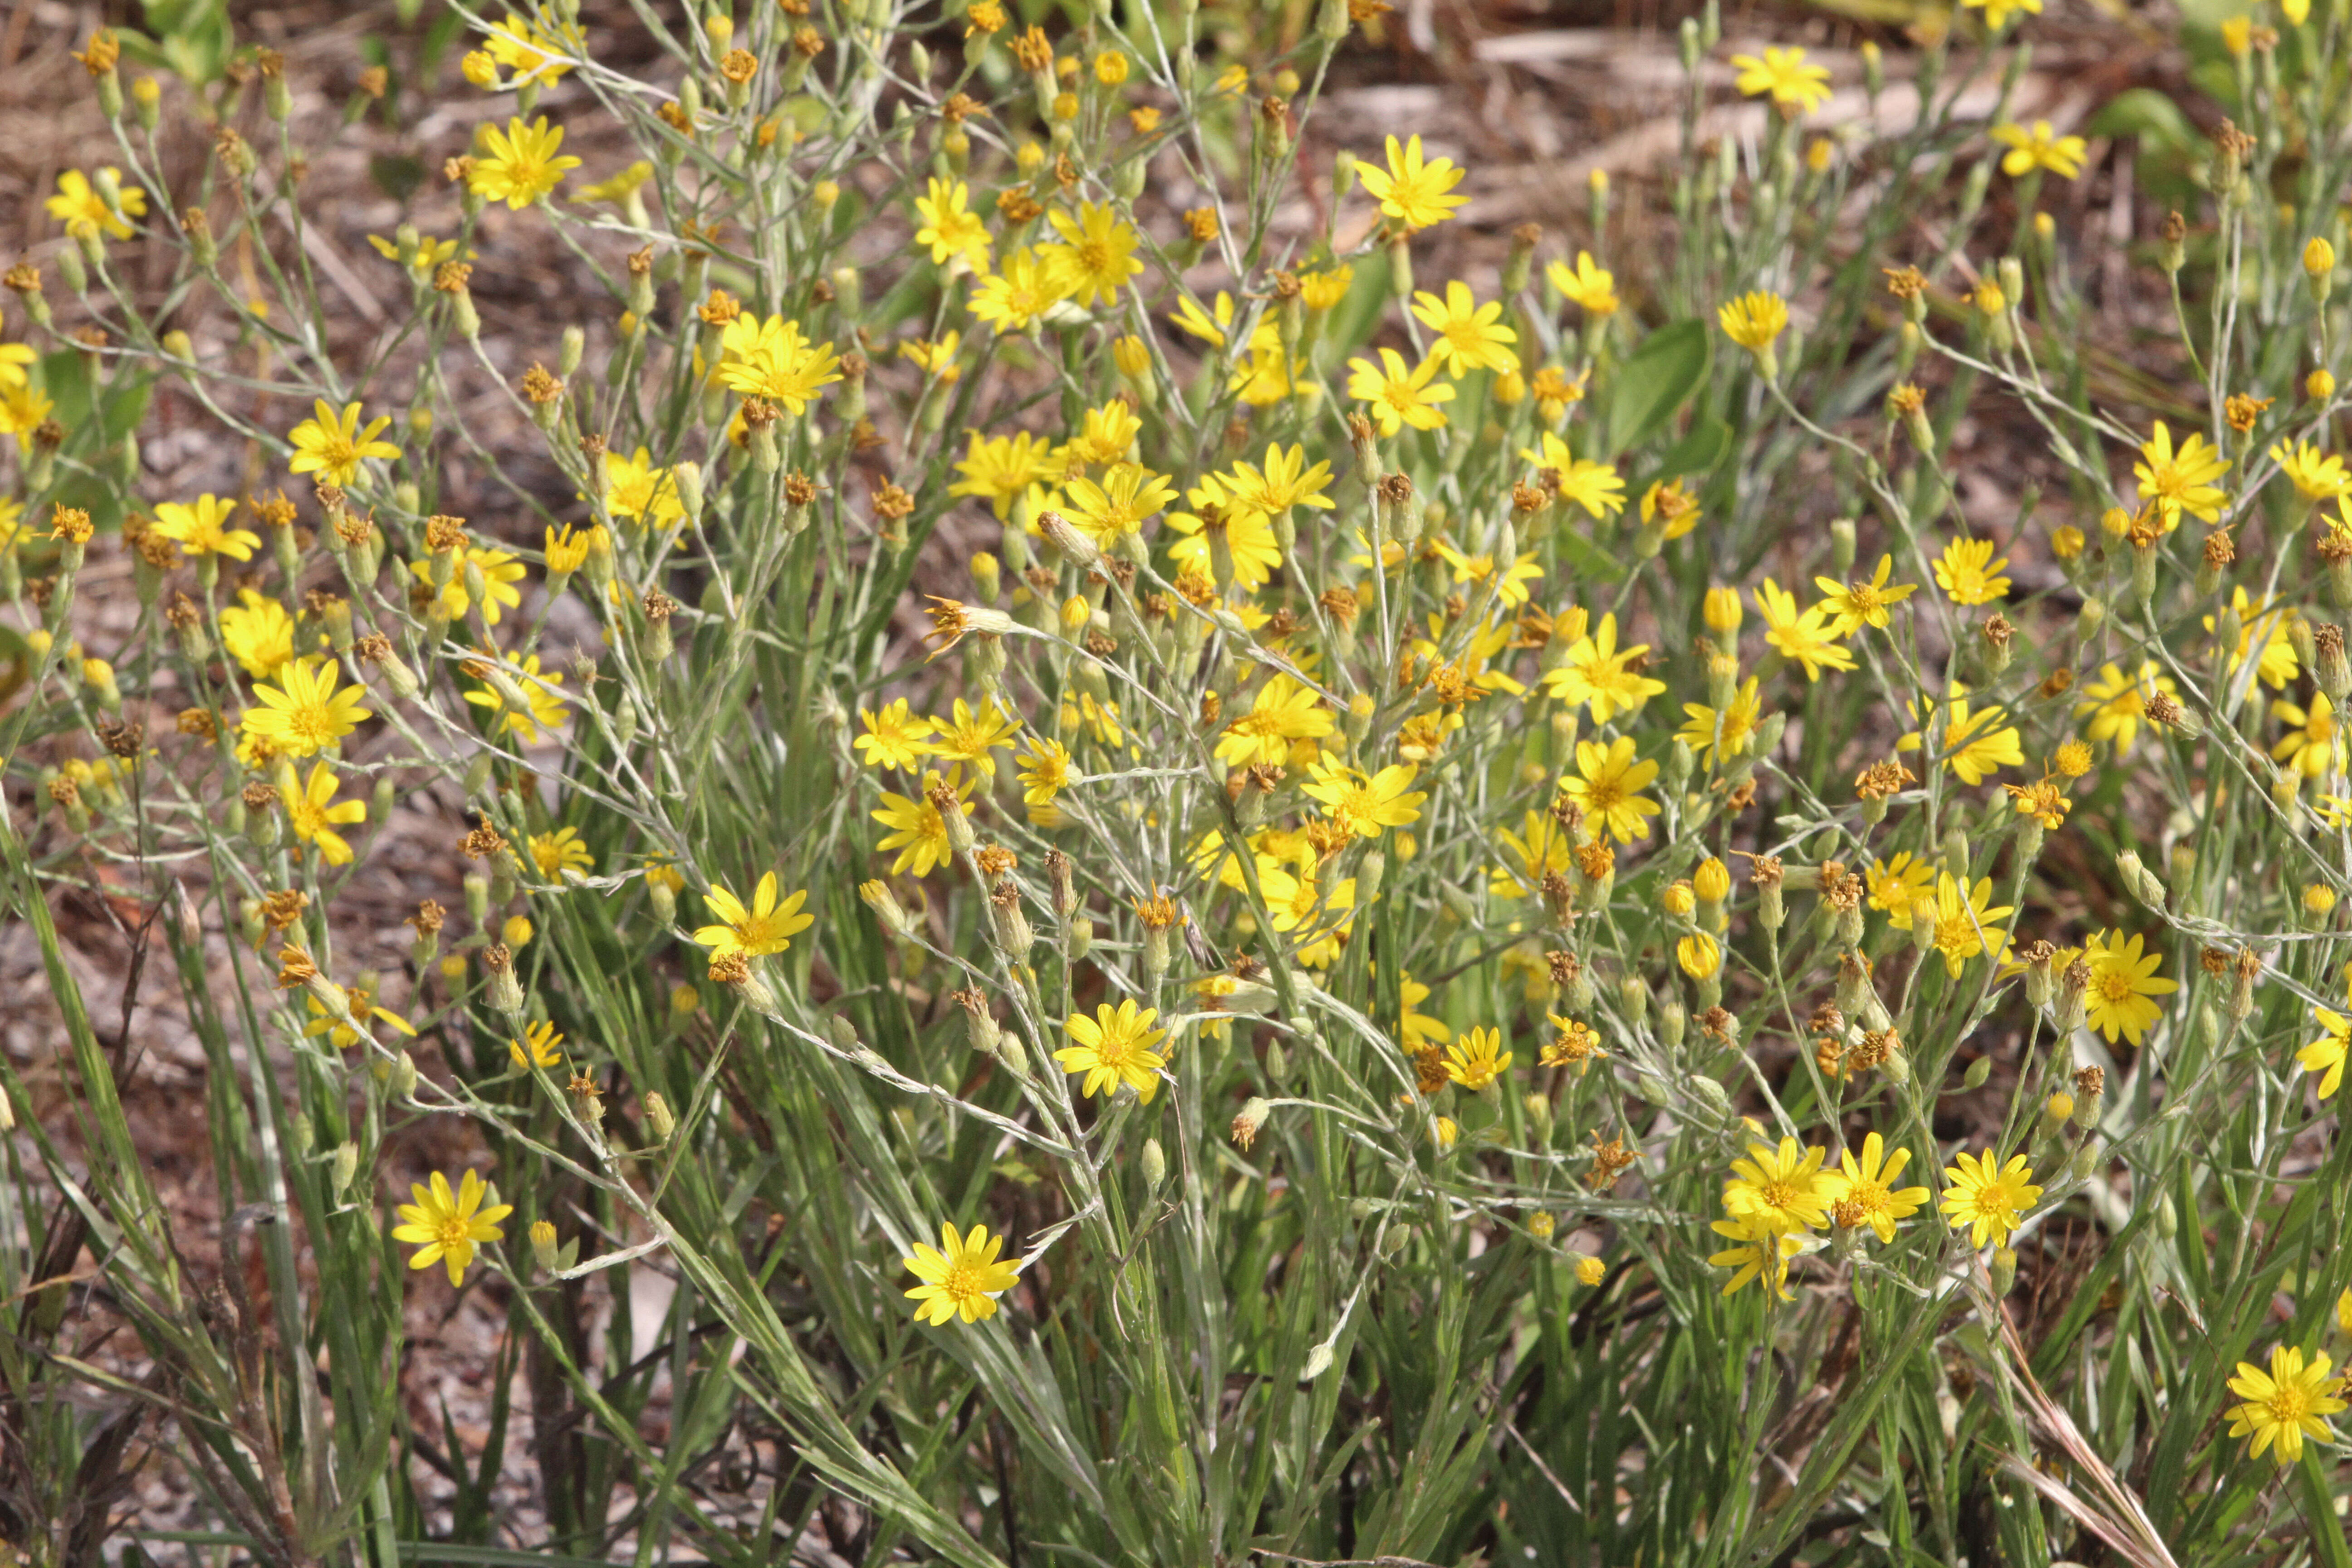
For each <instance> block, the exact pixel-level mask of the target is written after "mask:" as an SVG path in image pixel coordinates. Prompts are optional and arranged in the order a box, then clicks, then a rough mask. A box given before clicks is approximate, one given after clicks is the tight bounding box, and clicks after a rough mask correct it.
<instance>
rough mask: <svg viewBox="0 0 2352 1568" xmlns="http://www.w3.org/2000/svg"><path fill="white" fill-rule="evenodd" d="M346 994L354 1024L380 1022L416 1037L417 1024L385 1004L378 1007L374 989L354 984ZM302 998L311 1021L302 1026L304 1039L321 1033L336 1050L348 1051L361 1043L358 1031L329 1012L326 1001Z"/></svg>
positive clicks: (314, 997) (410, 1036)
mask: <svg viewBox="0 0 2352 1568" xmlns="http://www.w3.org/2000/svg"><path fill="white" fill-rule="evenodd" d="M346 995H347V996H348V998H349V1000H350V1003H351V1016H352V1021H353V1022H354V1023H359V1024H383V1025H386V1026H389V1027H391V1028H393V1029H394V1030H396V1031H398V1032H399V1033H401V1034H404V1035H406V1036H407V1037H409V1038H411V1039H415V1037H416V1026H415V1025H414V1024H412V1023H410V1022H409V1021H408V1020H407V1019H405V1018H404V1017H402V1016H400V1015H399V1014H397V1013H395V1012H393V1011H392V1010H391V1009H390V1008H388V1007H379V1006H377V1005H375V992H374V991H373V990H372V989H370V988H369V987H367V986H365V985H354V986H352V988H351V990H350V991H349V992H348V993H346ZM303 1000H304V1002H305V1003H307V1004H308V1005H309V1006H310V1022H309V1023H307V1024H305V1025H303V1026H302V1035H303V1037H304V1038H306V1039H317V1038H318V1037H320V1036H321V1035H324V1036H325V1037H327V1043H328V1044H329V1045H331V1046H332V1047H335V1049H337V1050H339V1051H347V1050H350V1049H351V1048H352V1047H353V1046H356V1045H358V1044H359V1043H360V1032H359V1030H358V1029H356V1028H353V1027H352V1025H351V1024H347V1023H345V1022H343V1020H342V1019H341V1018H338V1017H336V1016H334V1015H333V1014H331V1013H330V1012H328V1011H327V1007H326V1004H324V1003H323V1002H320V1000H319V999H318V997H316V996H306V997H304V998H303Z"/></svg>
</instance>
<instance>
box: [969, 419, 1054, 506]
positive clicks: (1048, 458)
mask: <svg viewBox="0 0 2352 1568" xmlns="http://www.w3.org/2000/svg"><path fill="white" fill-rule="evenodd" d="M964 438H965V441H966V443H967V444H966V447H965V449H964V455H963V458H962V460H961V461H960V462H958V463H957V464H956V472H958V473H960V474H961V475H962V476H963V478H962V479H959V480H957V481H956V482H955V483H954V484H951V485H950V486H949V487H948V494H950V495H951V496H980V497H983V498H985V499H986V500H987V501H988V504H989V508H990V510H992V511H994V512H995V514H996V518H997V521H1000V522H1002V521H1003V520H1004V517H1005V514H1006V513H1007V512H1008V511H1010V510H1012V507H1013V502H1014V501H1016V500H1020V499H1021V498H1022V497H1023V496H1024V495H1025V494H1027V493H1028V491H1029V488H1030V487H1031V486H1032V485H1038V484H1045V483H1050V482H1052V481H1054V480H1056V479H1060V478H1061V477H1062V470H1063V463H1062V459H1061V458H1059V457H1057V456H1055V452H1054V444H1053V443H1052V442H1050V441H1047V440H1045V439H1044V438H1043V437H1036V436H1032V435H1030V434H1029V433H1028V432H1027V431H1025V430H1024V431H1020V432H1017V433H1015V434H1013V435H1011V436H983V435H982V434H981V433H980V432H979V431H977V430H967V431H965V432H964Z"/></svg>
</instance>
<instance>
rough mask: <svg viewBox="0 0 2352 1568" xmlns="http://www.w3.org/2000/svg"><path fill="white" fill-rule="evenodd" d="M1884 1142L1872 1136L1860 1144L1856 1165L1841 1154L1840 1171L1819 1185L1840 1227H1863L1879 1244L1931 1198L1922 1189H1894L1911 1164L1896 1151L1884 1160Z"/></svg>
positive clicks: (1848, 1151)
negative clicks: (1859, 1153) (1900, 1222)
mask: <svg viewBox="0 0 2352 1568" xmlns="http://www.w3.org/2000/svg"><path fill="white" fill-rule="evenodd" d="M1885 1154H1886V1141H1885V1139H1883V1138H1881V1137H1880V1136H1879V1135H1878V1134H1877V1133H1875V1132H1873V1133H1871V1134H1870V1135H1869V1136H1868V1137H1866V1138H1864V1140H1863V1141H1862V1158H1861V1160H1860V1161H1858V1162H1857V1161H1856V1160H1855V1159H1854V1157H1853V1150H1851V1149H1846V1150H1842V1151H1840V1152H1839V1154H1838V1162H1839V1164H1840V1165H1841V1166H1842V1167H1843V1169H1842V1170H1838V1171H1832V1172H1830V1173H1827V1174H1826V1175H1824V1176H1823V1177H1822V1188H1823V1191H1824V1194H1825V1195H1826V1196H1827V1197H1828V1199H1829V1201H1830V1204H1831V1205H1832V1208H1834V1209H1836V1210H1837V1211H1838V1221H1839V1223H1840V1224H1841V1225H1845V1224H1852V1225H1866V1226H1870V1228H1871V1229H1872V1230H1874V1231H1875V1232H1876V1233H1877V1235H1878V1239H1879V1240H1880V1241H1882V1242H1892V1241H1893V1240H1894V1239H1895V1223H1896V1222H1897V1221H1899V1220H1906V1219H1909V1218H1910V1217H1911V1216H1912V1215H1915V1214H1916V1213H1918V1212H1919V1205H1922V1204H1924V1203H1926V1202H1927V1199H1928V1198H1929V1197H1930V1196H1932V1195H1933V1194H1930V1193H1929V1192H1928V1191H1927V1188H1925V1187H1897V1186H1896V1185H1895V1183H1896V1182H1897V1181H1899V1180H1901V1179H1902V1176H1903V1167H1904V1166H1906V1165H1907V1164H1909V1163H1911V1151H1910V1150H1908V1149H1897V1150H1896V1151H1895V1155H1894V1157H1893V1158H1892V1159H1887V1158H1886V1157H1885Z"/></svg>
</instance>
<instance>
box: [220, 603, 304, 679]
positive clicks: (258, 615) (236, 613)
mask: <svg viewBox="0 0 2352 1568" xmlns="http://www.w3.org/2000/svg"><path fill="white" fill-rule="evenodd" d="M220 630H221V646H222V647H225V648H226V649H227V650H228V656H229V657H230V658H233V659H235V660H236V662H237V664H238V665H239V666H240V667H241V668H243V669H244V670H245V672H246V674H247V675H249V676H251V677H253V678H254V679H256V680H268V679H270V678H271V677H273V676H275V675H276V674H277V673H278V670H279V669H281V668H284V667H285V664H286V661H287V660H289V659H290V658H293V657H294V617H293V616H289V615H288V614H287V613H286V606H285V605H281V604H279V603H278V601H277V600H275V599H273V598H270V597H269V596H268V595H265V594H261V593H258V592H257V591H256V590H254V589H251V588H239V589H238V590H237V591H236V604H234V605H230V606H229V607H228V608H227V609H225V610H223V611H222V612H221V613H220Z"/></svg>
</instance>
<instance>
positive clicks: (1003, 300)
mask: <svg viewBox="0 0 2352 1568" xmlns="http://www.w3.org/2000/svg"><path fill="white" fill-rule="evenodd" d="M1068 295H1069V289H1068V288H1067V287H1066V285H1065V283H1064V282H1063V279H1062V275H1061V274H1060V273H1059V272H1058V270H1057V269H1055V268H1050V267H1047V266H1045V265H1044V264H1043V263H1042V262H1041V261H1040V260H1039V259H1038V256H1037V252H1036V251H1034V250H1027V249H1024V250H1015V251H1013V252H1011V253H1009V254H1008V255H1007V256H1006V257H1005V258H1004V264H1003V267H1001V268H998V269H997V271H995V272H994V273H992V275H990V276H989V277H987V278H984V279H981V282H980V286H979V287H978V288H976V289H973V290H972V294H971V313H972V314H973V315H974V316H976V317H978V318H979V319H980V320H982V321H986V322H987V323H988V324H989V325H990V326H992V327H994V328H995V329H996V331H997V333H998V335H1000V336H1002V335H1003V333H1006V332H1017V331H1027V330H1028V329H1029V328H1031V327H1033V326H1034V325H1036V324H1037V322H1038V321H1040V320H1042V319H1043V318H1044V316H1045V312H1046V311H1048V310H1052V309H1053V308H1054V307H1055V306H1056V305H1058V304H1060V303H1061V302H1062V301H1063V300H1065V299H1066V298H1067V297H1068Z"/></svg>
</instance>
